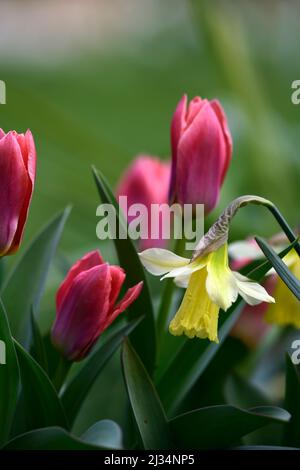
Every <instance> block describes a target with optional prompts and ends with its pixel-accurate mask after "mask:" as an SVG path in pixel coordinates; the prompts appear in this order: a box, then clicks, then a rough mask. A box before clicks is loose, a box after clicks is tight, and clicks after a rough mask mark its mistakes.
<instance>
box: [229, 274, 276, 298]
mask: <svg viewBox="0 0 300 470" xmlns="http://www.w3.org/2000/svg"><path fill="white" fill-rule="evenodd" d="M232 274H233V276H234V278H235V281H236V286H237V289H238V292H239V294H240V295H241V296H242V297H243V299H244V300H245V302H247V304H249V305H258V304H260V303H261V302H269V303H274V302H275V299H274V298H273V297H271V296H270V295H269V294H268V292H267V291H266V289H265V288H264V287H263V286H261V285H260V284H257V283H256V282H253V281H251V280H250V279H248V278H247V277H245V276H242V275H241V274H240V273H237V272H233V273H232Z"/></svg>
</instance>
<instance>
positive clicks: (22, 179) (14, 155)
mask: <svg viewBox="0 0 300 470" xmlns="http://www.w3.org/2000/svg"><path fill="white" fill-rule="evenodd" d="M28 188H29V178H28V174H27V171H26V168H25V166H24V162H23V158H22V154H21V150H20V146H19V144H18V141H17V139H16V137H15V136H14V134H13V133H12V132H9V133H8V134H6V135H5V136H4V137H3V138H2V139H1V140H0V214H1V224H0V255H4V254H8V253H9V252H10V251H11V247H12V243H13V239H14V237H15V235H16V231H17V228H18V223H19V217H20V213H21V211H22V207H23V205H24V201H26V197H27V192H28ZM22 228H23V227H22Z"/></svg>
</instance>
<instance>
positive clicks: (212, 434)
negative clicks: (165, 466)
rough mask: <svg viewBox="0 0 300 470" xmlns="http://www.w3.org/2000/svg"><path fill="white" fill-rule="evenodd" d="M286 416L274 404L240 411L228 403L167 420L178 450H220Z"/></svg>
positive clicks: (288, 417)
mask: <svg viewBox="0 0 300 470" xmlns="http://www.w3.org/2000/svg"><path fill="white" fill-rule="evenodd" d="M289 419H290V415H289V413H288V412H286V411H285V410H282V409H280V408H276V407H262V408H259V407H258V408H255V409H252V410H242V409H240V408H236V407H234V406H230V405H219V406H211V407H207V408H201V409H199V410H195V411H191V412H189V413H185V414H183V415H180V416H177V417H176V418H174V419H172V420H171V421H170V426H171V430H172V433H173V436H174V439H175V442H176V445H177V446H178V447H179V448H181V449H224V448H227V447H230V446H232V445H234V444H235V443H236V442H238V441H239V439H240V438H241V437H243V436H245V435H246V434H249V433H250V432H253V431H255V430H256V429H259V428H261V427H263V426H266V425H268V424H271V423H274V422H278V423H286V422H288V420H289Z"/></svg>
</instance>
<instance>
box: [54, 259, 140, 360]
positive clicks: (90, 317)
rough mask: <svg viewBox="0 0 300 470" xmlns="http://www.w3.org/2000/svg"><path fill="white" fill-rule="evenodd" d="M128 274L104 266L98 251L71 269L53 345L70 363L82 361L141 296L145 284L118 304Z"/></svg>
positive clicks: (58, 303) (62, 291)
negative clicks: (107, 329)
mask: <svg viewBox="0 0 300 470" xmlns="http://www.w3.org/2000/svg"><path fill="white" fill-rule="evenodd" d="M125 276H126V275H125V272H124V270H123V269H122V268H120V267H119V266H110V265H109V264H108V263H105V262H104V261H103V259H102V257H101V255H100V253H99V252H98V251H92V252H90V253H88V254H87V255H85V256H84V257H83V258H81V259H80V260H79V261H77V263H75V264H74V266H73V267H72V268H71V269H70V271H69V272H68V274H67V277H66V278H65V280H64V281H63V283H62V284H61V286H60V288H59V289H58V292H57V296H56V320H55V323H54V325H53V328H52V342H53V344H54V345H55V346H56V348H57V349H58V350H59V351H60V352H61V353H62V355H63V356H64V357H65V358H66V359H67V360H70V361H80V360H81V359H83V358H84V357H85V356H86V355H87V354H88V352H89V351H90V349H91V348H92V346H93V345H94V344H95V342H96V341H97V339H98V338H99V336H100V334H101V333H102V332H103V331H104V330H106V328H107V327H108V326H109V325H110V324H111V323H112V322H113V321H114V320H115V319H116V318H117V316H118V315H119V314H120V313H122V312H123V311H124V310H125V309H126V308H127V307H129V305H130V304H132V302H134V300H135V299H136V298H137V297H138V296H139V294H140V292H141V289H142V286H143V283H142V282H140V283H139V284H136V285H135V286H133V287H131V288H130V289H128V291H127V292H126V294H125V295H124V297H123V298H122V299H121V300H120V301H119V302H118V303H117V298H118V296H119V293H120V290H121V287H122V285H123V283H124V280H125Z"/></svg>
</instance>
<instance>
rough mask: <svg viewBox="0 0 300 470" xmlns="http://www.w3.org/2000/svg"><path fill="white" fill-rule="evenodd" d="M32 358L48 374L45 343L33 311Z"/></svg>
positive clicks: (31, 316) (31, 318)
mask: <svg viewBox="0 0 300 470" xmlns="http://www.w3.org/2000/svg"><path fill="white" fill-rule="evenodd" d="M30 321H31V337H32V339H31V356H32V357H33V358H34V359H35V360H36V362H38V364H39V365H40V366H41V367H42V369H44V371H45V372H46V373H47V374H48V360H47V354H46V350H45V346H44V341H43V338H42V335H41V332H40V329H39V326H38V324H37V321H36V319H35V316H34V313H33V312H32V311H31V315H30Z"/></svg>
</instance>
